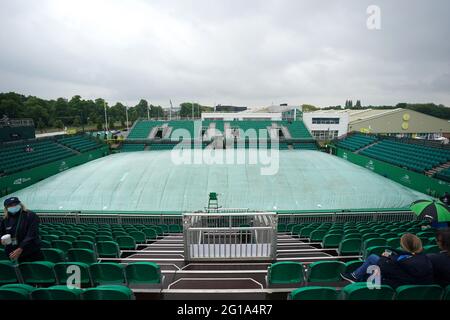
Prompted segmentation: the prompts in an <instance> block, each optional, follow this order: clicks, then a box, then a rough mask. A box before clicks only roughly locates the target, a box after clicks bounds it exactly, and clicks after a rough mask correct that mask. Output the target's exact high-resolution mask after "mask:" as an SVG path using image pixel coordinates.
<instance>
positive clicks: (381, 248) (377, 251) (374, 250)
mask: <svg viewBox="0 0 450 320" xmlns="http://www.w3.org/2000/svg"><path fill="white" fill-rule="evenodd" d="M392 249H393V248H391V247H389V246H373V247H369V248H367V249H366V251H365V252H364V255H363V259H366V258H367V257H368V256H370V255H371V254H376V255H378V256H381V254H382V253H383V252H384V251H386V250H392Z"/></svg>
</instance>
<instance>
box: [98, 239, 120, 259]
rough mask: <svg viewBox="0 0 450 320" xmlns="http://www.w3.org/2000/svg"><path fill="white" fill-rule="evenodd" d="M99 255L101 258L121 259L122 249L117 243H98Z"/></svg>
mask: <svg viewBox="0 0 450 320" xmlns="http://www.w3.org/2000/svg"><path fill="white" fill-rule="evenodd" d="M97 253H98V255H99V256H100V257H101V258H119V257H120V248H119V245H118V244H117V242H115V241H99V242H97Z"/></svg>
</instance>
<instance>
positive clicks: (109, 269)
mask: <svg viewBox="0 0 450 320" xmlns="http://www.w3.org/2000/svg"><path fill="white" fill-rule="evenodd" d="M89 271H90V273H91V276H92V281H93V282H94V284H95V285H106V284H114V285H115V284H120V285H122V284H126V278H125V267H124V266H123V265H121V264H118V263H113V262H97V263H93V264H91V265H90V267H89Z"/></svg>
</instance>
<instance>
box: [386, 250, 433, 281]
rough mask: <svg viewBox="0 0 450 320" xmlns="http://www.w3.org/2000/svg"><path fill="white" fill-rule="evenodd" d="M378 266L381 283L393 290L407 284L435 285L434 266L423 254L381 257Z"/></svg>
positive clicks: (404, 253) (402, 253)
mask: <svg viewBox="0 0 450 320" xmlns="http://www.w3.org/2000/svg"><path fill="white" fill-rule="evenodd" d="M378 266H379V267H380V271H381V283H382V284H387V285H389V286H391V287H393V288H397V287H399V286H402V285H407V284H410V285H411V284H415V285H425V284H433V265H432V264H431V260H430V259H429V258H428V257H427V255H425V254H423V253H419V254H416V255H411V254H408V253H406V252H399V253H398V254H393V255H392V256H390V257H380V260H379V261H378Z"/></svg>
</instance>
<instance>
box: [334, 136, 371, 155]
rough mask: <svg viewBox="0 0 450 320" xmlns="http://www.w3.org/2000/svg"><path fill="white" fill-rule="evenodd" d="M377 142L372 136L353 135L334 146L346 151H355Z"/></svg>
mask: <svg viewBox="0 0 450 320" xmlns="http://www.w3.org/2000/svg"><path fill="white" fill-rule="evenodd" d="M376 141H377V138H376V137H374V136H368V135H363V134H353V135H349V136H347V137H346V138H345V139H342V140H340V141H339V142H338V143H337V144H336V145H337V146H338V147H341V148H345V149H348V150H350V151H356V150H358V149H361V148H364V147H366V146H368V145H370V144H372V143H374V142H376Z"/></svg>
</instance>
